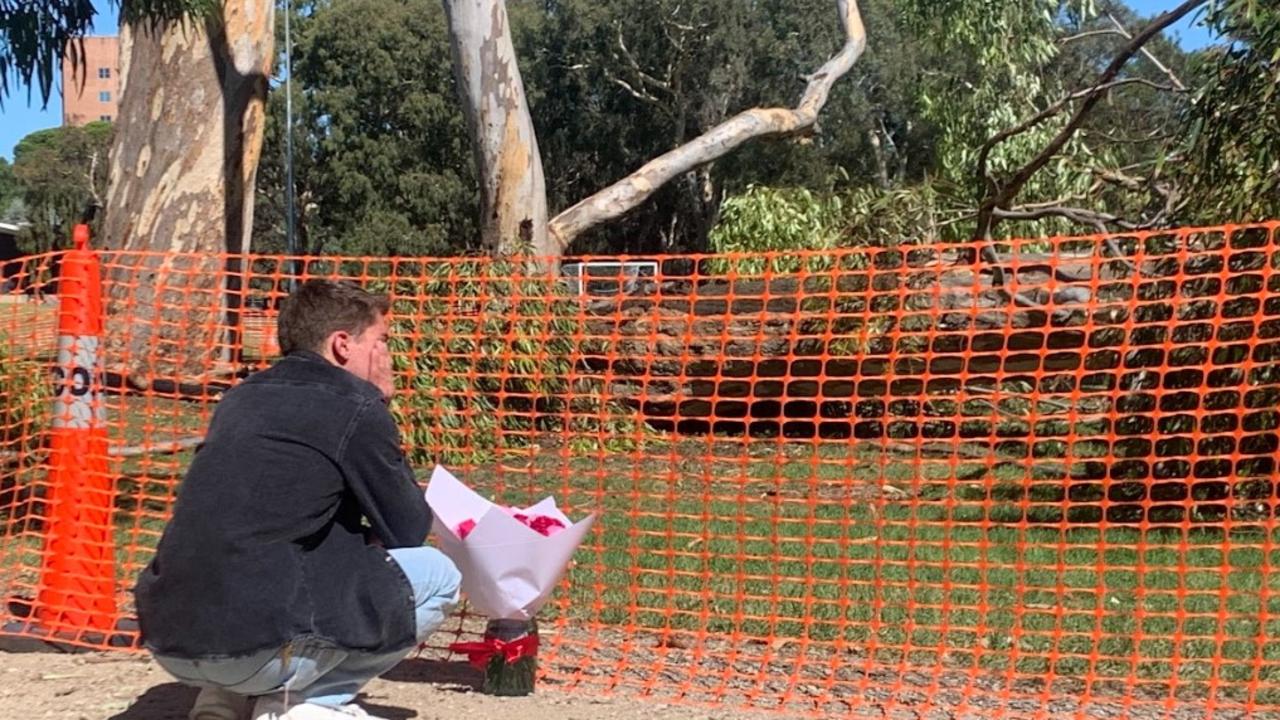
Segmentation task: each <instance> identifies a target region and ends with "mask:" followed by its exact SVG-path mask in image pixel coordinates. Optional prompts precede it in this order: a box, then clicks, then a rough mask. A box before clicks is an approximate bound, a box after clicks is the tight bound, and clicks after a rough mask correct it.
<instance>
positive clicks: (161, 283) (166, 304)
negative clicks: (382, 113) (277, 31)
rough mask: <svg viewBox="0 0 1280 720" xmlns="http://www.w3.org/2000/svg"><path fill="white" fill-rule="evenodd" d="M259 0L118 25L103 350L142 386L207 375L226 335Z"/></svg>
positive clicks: (261, 84) (263, 69) (252, 167)
mask: <svg viewBox="0 0 1280 720" xmlns="http://www.w3.org/2000/svg"><path fill="white" fill-rule="evenodd" d="M273 13H274V4H273V3H272V2H269V1H268V0H230V1H229V2H227V3H226V4H225V5H224V6H223V15H222V17H221V18H212V19H208V20H205V21H194V20H193V21H188V22H186V23H181V24H179V23H174V24H165V25H160V26H156V27H150V26H148V27H142V26H138V27H129V26H125V27H122V28H121V43H122V47H121V57H122V67H121V73H122V78H123V83H122V96H121V104H120V112H119V117H118V118H117V120H116V124H117V131H116V134H115V142H114V146H113V147H112V152H111V173H110V182H109V189H108V194H107V202H106V218H105V222H104V226H103V235H104V238H105V246H106V247H107V248H108V249H109V250H127V251H149V253H153V254H135V253H132V252H131V253H129V254H127V255H125V256H124V257H123V258H122V259H118V256H116V257H109V258H108V263H109V264H108V268H107V272H108V274H109V277H110V278H111V280H112V282H111V284H110V287H109V296H108V299H107V355H106V361H107V363H108V364H109V366H114V367H113V369H116V370H120V371H123V372H124V373H125V374H126V375H127V376H128V377H129V379H130V381H131V382H133V383H134V384H137V385H142V386H149V385H150V381H151V379H152V378H154V377H157V376H159V377H183V378H191V377H197V376H201V375H206V374H209V373H210V372H211V371H212V370H213V369H214V363H215V362H217V361H218V360H222V359H226V355H227V353H228V351H229V349H230V348H231V347H233V346H234V345H235V338H234V336H233V335H231V334H230V333H229V331H228V330H227V329H226V328H227V327H228V326H229V325H233V324H234V323H233V322H232V323H228V320H229V319H234V315H235V313H236V312H237V308H238V307H239V302H238V300H239V298H238V296H239V288H240V284H239V283H240V280H239V277H238V269H239V266H238V263H237V262H236V261H235V259H231V260H230V261H228V260H227V259H226V255H225V254H226V253H240V252H247V251H248V250H249V233H250V232H251V229H252V227H253V187H254V179H255V175H256V172H257V166H258V156H259V153H260V152H261V147H262V136H263V118H264V102H265V100H266V93H267V75H268V73H269V72H270V68H271V61H272V52H273V45H274V38H273V31H274V26H273V22H272V16H273Z"/></svg>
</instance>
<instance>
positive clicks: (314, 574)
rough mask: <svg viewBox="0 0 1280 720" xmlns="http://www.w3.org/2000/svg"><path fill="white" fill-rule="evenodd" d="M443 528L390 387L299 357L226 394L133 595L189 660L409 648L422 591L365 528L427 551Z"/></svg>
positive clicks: (158, 637)
mask: <svg viewBox="0 0 1280 720" xmlns="http://www.w3.org/2000/svg"><path fill="white" fill-rule="evenodd" d="M430 528H431V513H430V510H429V509H428V508H427V504H426V501H425V499H424V498H423V494H422V491H421V490H420V488H419V487H418V485H417V484H416V483H415V482H414V478H413V474H412V472H411V471H410V469H409V467H408V465H407V463H406V462H405V458H404V455H403V453H402V452H401V447H400V437H399V432H398V430H397V429H396V426H395V423H394V422H393V420H392V417H391V413H390V412H389V410H388V409H387V406H386V404H385V402H384V401H383V399H382V397H381V394H380V393H379V392H378V390H377V388H375V387H374V386H373V385H372V384H370V383H368V382H366V381H364V380H361V379H359V378H357V377H355V376H354V375H352V374H351V373H349V372H347V371H346V370H343V369H342V368H340V367H337V366H336V365H333V364H331V363H329V362H328V361H326V360H325V359H324V358H323V357H321V356H320V355H317V354H315V353H309V352H303V353H295V354H292V355H290V356H288V357H286V358H284V359H282V360H281V361H280V362H279V363H277V364H276V365H275V366H273V367H271V368H269V369H267V370H264V371H262V372H259V373H256V374H254V375H252V376H250V377H249V378H247V379H246V380H245V381H244V382H243V383H241V384H240V385H238V386H237V387H235V388H233V389H231V390H229V391H228V392H227V393H225V394H224V395H223V397H222V399H221V401H219V403H218V406H217V409H216V411H215V412H214V415H213V420H212V422H211V424H210V425H209V431H208V434H207V436H206V437H205V440H204V443H203V444H202V445H201V447H200V448H199V449H198V450H197V452H196V455H195V460H194V461H193V462H192V463H191V467H190V469H189V470H188V472H187V475H186V478H185V479H184V480H183V482H182V485H181V487H180V489H179V496H178V500H177V503H176V505H175V508H174V513H173V518H172V519H171V520H170V522H169V524H168V526H167V527H166V528H165V531H164V535H163V537H161V539H160V544H159V547H158V548H157V550H156V555H155V558H154V559H153V560H152V561H151V563H150V564H149V565H148V566H147V567H146V569H145V570H144V571H143V572H142V575H141V577H140V578H139V580H138V584H137V586H136V587H135V590H134V592H135V596H136V599H137V606H138V616H139V622H140V624H141V628H142V635H143V641H144V643H145V644H146V646H147V647H148V648H149V649H150V650H152V651H153V652H155V653H157V654H160V655H168V656H173V657H182V658H188V659H213V658H225V657H235V656H239V655H244V654H248V653H251V652H254V651H257V650H263V649H268V648H277V647H281V646H283V645H285V644H286V643H288V642H289V641H290V640H292V639H294V638H297V637H302V636H311V637H316V638H320V639H324V640H328V641H331V642H332V643H334V644H335V645H337V646H339V647H342V648H347V649H354V650H366V651H371V652H384V651H392V650H402V649H405V648H408V647H411V646H412V645H413V644H414V642H415V638H414V631H415V627H414V602H413V589H412V587H411V586H410V584H409V581H408V579H407V578H406V577H405V576H404V573H403V572H401V570H400V567H399V565H397V564H396V563H395V562H394V561H393V560H391V558H390V556H389V555H388V554H387V553H386V551H385V550H384V549H383V548H382V547H378V545H377V544H376V543H369V542H367V540H366V537H372V538H376V539H377V540H378V541H380V542H381V544H382V545H383V546H385V547H386V548H398V547H417V546H420V545H422V543H423V541H424V540H425V539H426V537H427V533H428V531H429V530H430Z"/></svg>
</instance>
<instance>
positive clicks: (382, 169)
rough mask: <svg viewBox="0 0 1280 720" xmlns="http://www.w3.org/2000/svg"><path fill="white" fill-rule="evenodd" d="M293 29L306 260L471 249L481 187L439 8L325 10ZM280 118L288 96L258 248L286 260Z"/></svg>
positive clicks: (272, 116) (350, 3)
mask: <svg viewBox="0 0 1280 720" xmlns="http://www.w3.org/2000/svg"><path fill="white" fill-rule="evenodd" d="M281 15H283V13H281ZM292 23H293V32H294V57H293V75H294V77H293V81H294V87H293V104H294V123H295V127H294V163H295V178H296V181H295V186H296V196H295V197H296V205H295V207H296V212H297V215H296V217H297V218H298V225H297V231H298V237H299V239H300V240H301V242H300V244H299V249H300V251H301V252H303V253H311V254H320V253H341V254H348V255H378V256H392V255H452V254H455V253H458V252H461V251H465V250H467V249H469V248H473V247H475V246H476V243H477V240H478V238H477V231H476V215H477V212H478V194H477V184H476V181H475V178H474V173H473V170H472V161H471V155H470V146H469V144H468V143H469V141H468V138H467V133H466V125H465V122H464V119H463V115H462V111H461V108H460V107H459V104H458V100H457V96H456V94H455V92H454V85H453V75H452V69H451V66H450V55H449V44H448V35H447V31H446V28H445V23H444V11H443V9H442V8H441V6H440V4H439V3H421V2H408V1H407V0H333V1H332V2H329V1H325V2H319V3H316V4H314V6H312V7H309V8H306V12H303V11H302V10H295V15H294V16H293V18H292ZM353 28H359V31H358V32H353ZM284 111H285V95H284V88H283V86H281V87H278V88H276V90H275V92H273V93H272V94H271V97H270V104H269V110H268V124H267V132H266V139H265V147H264V151H263V161H262V164H261V167H260V172H259V178H258V190H257V205H256V211H255V221H254V224H255V229H256V232H255V236H256V237H255V246H256V248H257V249H260V250H265V251H282V250H284V249H285V236H284V230H285V221H284V218H285V212H286V209H285V207H286V206H285V170H284V153H285V138H284V130H285V112H284Z"/></svg>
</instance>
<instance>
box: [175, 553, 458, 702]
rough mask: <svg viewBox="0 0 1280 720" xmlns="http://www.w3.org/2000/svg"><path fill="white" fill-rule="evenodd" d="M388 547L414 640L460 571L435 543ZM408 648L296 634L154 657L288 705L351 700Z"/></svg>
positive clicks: (444, 604) (191, 679)
mask: <svg viewBox="0 0 1280 720" xmlns="http://www.w3.org/2000/svg"><path fill="white" fill-rule="evenodd" d="M388 553H389V554H390V555H391V558H392V559H393V560H395V561H396V563H397V564H398V565H399V566H400V568H401V569H402V570H404V574H405V576H406V577H407V578H409V582H410V584H412V585H413V596H414V602H415V605H416V615H417V623H418V628H417V629H418V633H417V634H418V642H422V641H423V640H425V639H426V638H427V636H428V635H430V634H431V633H433V632H435V630H436V628H438V627H440V625H441V624H443V623H444V620H445V617H446V616H448V614H449V612H450V611H451V610H452V609H453V607H454V606H455V605H456V604H457V602H458V587H459V583H461V581H462V576H461V574H459V573H458V569H457V568H456V567H454V564H453V561H452V560H450V559H449V558H447V557H445V555H444V554H443V553H441V552H440V551H439V550H436V549H435V548H431V547H420V548H400V549H396V550H389V551H388ZM409 652H410V651H409V650H400V651H396V652H391V653H369V652H361V651H354V650H346V649H344V648H340V647H337V646H335V645H333V644H332V643H329V642H323V641H320V640H318V639H314V638H299V639H297V640H295V641H293V642H291V643H289V644H288V645H287V646H285V647H283V648H280V649H278V650H264V651H261V652H258V653H255V654H253V655H249V656H246V657H242V658H230V659H226V660H186V659H181V658H172V657H162V656H156V662H157V663H159V665H160V666H161V667H163V668H164V669H165V670H166V671H167V672H168V673H169V674H170V675H173V676H174V677H175V678H177V679H178V680H181V681H182V682H183V683H185V684H187V685H194V686H196V687H200V688H221V689H223V690H227V691H229V692H232V693H235V694H237V695H253V696H261V695H279V696H280V697H281V698H282V699H283V700H284V701H285V703H286V704H287V705H292V704H295V703H300V702H308V703H314V704H316V705H330V706H334V705H346V704H347V703H350V702H351V701H352V700H354V699H355V697H356V693H358V692H359V691H360V688H362V687H364V686H365V684H366V683H368V682H369V681H370V680H372V679H374V678H375V677H378V676H379V675H381V674H383V673H385V672H387V671H389V670H391V669H392V668H394V667H395V666H396V665H398V664H399V663H400V661H401V660H403V659H404V658H405V657H406V656H407V655H408V654H409Z"/></svg>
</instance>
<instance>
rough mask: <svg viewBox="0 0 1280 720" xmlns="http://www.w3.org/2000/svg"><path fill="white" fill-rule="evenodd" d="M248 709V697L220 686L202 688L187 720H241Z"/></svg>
mask: <svg viewBox="0 0 1280 720" xmlns="http://www.w3.org/2000/svg"><path fill="white" fill-rule="evenodd" d="M248 709H249V698H247V697H245V696H243V695H236V694H235V693H233V692H229V691H227V690H223V689H222V688H202V689H201V690H200V694H199V695H197V696H196V704H195V705H192V706H191V712H189V713H187V720H241V718H243V717H244V715H245V711H246V710H248Z"/></svg>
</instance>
